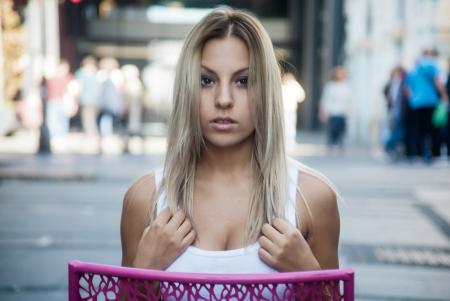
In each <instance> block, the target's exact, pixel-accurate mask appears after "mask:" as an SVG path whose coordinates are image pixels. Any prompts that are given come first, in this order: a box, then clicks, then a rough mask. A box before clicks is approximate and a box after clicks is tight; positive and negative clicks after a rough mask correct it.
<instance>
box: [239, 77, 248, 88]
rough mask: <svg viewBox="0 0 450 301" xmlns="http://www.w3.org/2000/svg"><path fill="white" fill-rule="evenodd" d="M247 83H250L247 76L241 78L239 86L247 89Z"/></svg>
mask: <svg viewBox="0 0 450 301" xmlns="http://www.w3.org/2000/svg"><path fill="white" fill-rule="evenodd" d="M247 83H248V77H247V76H244V77H240V78H239V79H238V80H237V84H238V86H242V87H247Z"/></svg>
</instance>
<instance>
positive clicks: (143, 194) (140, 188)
mask: <svg viewBox="0 0 450 301" xmlns="http://www.w3.org/2000/svg"><path fill="white" fill-rule="evenodd" d="M154 194H155V180H154V177H153V176H152V175H146V176H143V177H141V178H140V179H138V180H137V181H136V182H135V183H133V185H132V186H131V187H130V188H129V189H128V191H127V193H126V194H125V197H124V200H123V208H122V218H121V223H120V237H121V242H122V265H123V266H128V267H132V266H133V261H134V258H135V257H136V252H137V249H138V245H139V241H140V240H141V237H142V234H143V233H144V229H145V228H146V227H147V225H148V224H150V223H151V221H152V219H153V216H151V215H150V211H151V208H152V207H151V206H153V202H154V200H153V195H154Z"/></svg>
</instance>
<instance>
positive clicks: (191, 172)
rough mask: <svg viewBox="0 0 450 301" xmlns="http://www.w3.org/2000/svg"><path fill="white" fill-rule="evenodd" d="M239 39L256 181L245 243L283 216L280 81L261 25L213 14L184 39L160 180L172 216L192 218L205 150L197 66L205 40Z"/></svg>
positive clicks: (238, 15) (227, 11)
mask: <svg viewBox="0 0 450 301" xmlns="http://www.w3.org/2000/svg"><path fill="white" fill-rule="evenodd" d="M229 36H233V37H237V38H240V39H241V40H242V41H243V42H244V43H245V44H246V45H247V47H248V49H249V53H250V65H249V79H248V83H249V88H248V89H249V91H248V93H249V97H251V98H252V99H253V100H254V103H255V105H254V107H253V108H252V115H253V116H252V117H253V119H254V124H255V132H254V139H253V152H252V158H251V160H252V161H251V163H252V168H253V171H254V175H255V180H254V187H253V193H252V197H251V202H250V210H249V212H248V219H247V227H246V235H245V237H246V242H254V241H256V240H257V238H258V236H259V235H260V229H261V227H262V224H263V223H265V222H270V221H271V220H272V218H273V217H275V216H281V217H283V216H284V202H285V200H286V199H287V167H286V153H285V145H284V138H283V137H284V135H283V133H284V130H283V108H282V96H281V76H280V68H279V65H278V62H277V60H276V58H275V54H274V50H273V46H272V42H271V40H270V37H269V35H268V34H267V32H266V31H265V29H264V28H263V26H262V25H261V23H260V22H259V21H258V20H257V19H256V18H255V17H253V16H251V15H250V14H249V13H247V12H244V11H241V10H235V9H231V8H218V9H215V10H213V11H212V12H211V13H209V14H208V15H207V16H205V17H204V18H203V19H202V20H201V21H200V22H199V23H198V24H197V25H196V26H195V27H194V28H193V29H192V31H191V32H190V33H189V35H188V36H187V38H186V40H185V43H184V46H183V49H182V52H181V55H180V58H179V61H178V65H177V69H176V77H175V85H174V94H173V102H174V103H173V110H172V112H171V115H170V117H169V122H168V147H167V154H166V158H165V163H164V180H163V182H162V185H161V189H160V191H162V190H164V191H166V195H167V203H168V206H169V207H170V208H171V209H172V210H176V209H179V208H180V209H182V210H184V211H185V212H186V214H187V216H188V217H189V218H190V219H191V221H192V220H193V219H192V216H193V208H192V207H193V194H194V179H195V171H196V166H197V162H198V161H199V159H200V158H201V155H202V151H203V149H204V147H205V143H204V140H203V136H202V132H201V128H200V121H199V104H198V100H199V91H200V61H201V52H202V48H203V46H204V45H205V43H206V42H207V41H208V40H210V39H216V38H219V39H220V38H226V37H229Z"/></svg>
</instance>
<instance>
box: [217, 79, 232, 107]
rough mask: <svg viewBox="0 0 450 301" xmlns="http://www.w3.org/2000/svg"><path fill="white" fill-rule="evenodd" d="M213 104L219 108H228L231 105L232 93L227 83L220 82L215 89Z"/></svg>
mask: <svg viewBox="0 0 450 301" xmlns="http://www.w3.org/2000/svg"><path fill="white" fill-rule="evenodd" d="M215 105H216V107H217V108H220V109H229V108H231V107H232V106H233V95H232V93H231V89H230V87H229V86H228V85H227V84H221V85H220V86H219V89H218V91H217V95H216V101H215Z"/></svg>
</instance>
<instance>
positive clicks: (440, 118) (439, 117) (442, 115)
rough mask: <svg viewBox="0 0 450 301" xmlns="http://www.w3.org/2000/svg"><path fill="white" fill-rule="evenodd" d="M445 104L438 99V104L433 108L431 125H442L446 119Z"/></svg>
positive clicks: (446, 110) (438, 126)
mask: <svg viewBox="0 0 450 301" xmlns="http://www.w3.org/2000/svg"><path fill="white" fill-rule="evenodd" d="M447 118H448V109H447V104H446V103H445V102H443V101H440V102H439V104H438V105H437V106H436V107H435V108H434V110H433V116H432V122H433V126H434V127H437V128H441V127H444V126H445V125H446V124H447V122H448V120H447Z"/></svg>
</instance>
